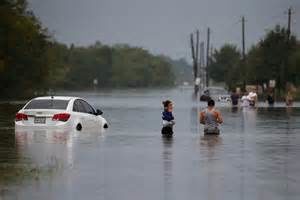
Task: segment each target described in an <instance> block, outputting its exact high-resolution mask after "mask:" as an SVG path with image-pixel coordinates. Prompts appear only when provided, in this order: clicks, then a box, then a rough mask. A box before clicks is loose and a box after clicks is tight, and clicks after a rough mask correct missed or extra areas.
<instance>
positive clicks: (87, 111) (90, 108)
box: [80, 100, 95, 114]
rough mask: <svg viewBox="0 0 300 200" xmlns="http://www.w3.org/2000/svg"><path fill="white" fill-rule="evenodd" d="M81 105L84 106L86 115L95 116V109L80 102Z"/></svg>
mask: <svg viewBox="0 0 300 200" xmlns="http://www.w3.org/2000/svg"><path fill="white" fill-rule="evenodd" d="M80 103H81V105H83V107H84V110H85V113H89V114H95V110H94V108H93V107H92V106H91V105H90V104H88V103H87V102H85V101H83V100H80Z"/></svg>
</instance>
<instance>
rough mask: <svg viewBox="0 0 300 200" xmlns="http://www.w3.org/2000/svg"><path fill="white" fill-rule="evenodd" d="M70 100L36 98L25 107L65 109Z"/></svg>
mask: <svg viewBox="0 0 300 200" xmlns="http://www.w3.org/2000/svg"><path fill="white" fill-rule="evenodd" d="M68 103H69V100H58V99H36V100H32V101H30V102H29V103H28V104H27V105H26V106H25V108H24V109H57V110H65V109H66V108H67V106H68Z"/></svg>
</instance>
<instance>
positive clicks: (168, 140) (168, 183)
mask: <svg viewBox="0 0 300 200" xmlns="http://www.w3.org/2000/svg"><path fill="white" fill-rule="evenodd" d="M162 142H163V151H162V159H163V168H164V169H163V170H164V171H163V172H164V199H166V200H167V199H173V198H172V162H173V161H172V151H173V149H172V146H173V137H172V135H171V136H162Z"/></svg>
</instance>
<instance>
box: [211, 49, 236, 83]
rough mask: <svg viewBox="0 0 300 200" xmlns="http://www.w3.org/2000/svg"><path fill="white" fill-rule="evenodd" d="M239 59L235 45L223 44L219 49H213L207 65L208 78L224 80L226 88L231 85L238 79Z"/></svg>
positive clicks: (218, 80)
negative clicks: (209, 62)
mask: <svg viewBox="0 0 300 200" xmlns="http://www.w3.org/2000/svg"><path fill="white" fill-rule="evenodd" d="M240 59H241V54H240V52H239V51H238V50H237V48H236V46H233V45H230V44H225V45H223V46H222V47H221V48H220V50H215V51H214V53H213V55H212V60H211V64H210V65H209V67H208V73H209V75H210V78H212V79H213V80H215V81H217V82H225V83H226V85H227V87H228V88H231V87H233V86H234V85H235V84H237V82H238V81H239V80H240V79H239V78H240V76H241V74H240V71H241V70H240Z"/></svg>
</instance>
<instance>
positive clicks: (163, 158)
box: [0, 89, 300, 200]
mask: <svg viewBox="0 0 300 200" xmlns="http://www.w3.org/2000/svg"><path fill="white" fill-rule="evenodd" d="M63 95H66V94H65V93H64V94H63ZM67 95H74V96H80V97H83V98H86V99H87V100H88V102H90V103H91V104H92V105H93V106H94V107H96V108H100V109H101V110H103V112H104V114H103V115H104V117H105V118H106V119H107V121H108V122H109V125H110V127H109V129H108V130H106V131H104V132H94V131H88V130H84V129H83V131H82V132H76V131H71V132H66V131H59V130H55V131H52V130H24V131H16V132H15V130H14V125H13V120H14V114H15V112H16V111H17V110H18V109H20V108H21V107H22V102H10V103H2V104H0V199H1V200H2V199H70V200H71V199H103V200H116V199H124V200H133V199H143V200H148V199H149V200H155V199H166V200H168V199H170V200H174V199H178V200H183V199H208V200H215V199H224V200H246V199H249V200H256V199H257V200H262V199H272V200H277V199H278V200H282V199H289V200H299V199H300V190H299V188H300V170H299V169H300V159H299V158H300V157H299V155H300V104H295V107H293V108H289V109H287V108H285V107H284V106H283V104H278V105H275V107H272V108H268V107H267V106H266V105H265V104H263V103H261V104H260V105H259V108H257V109H245V110H242V109H232V108H231V107H230V106H229V105H228V104H226V103H223V104H220V103H217V104H216V105H217V107H218V108H219V109H220V110H221V112H222V114H223V118H224V124H223V125H222V126H221V135H220V137H204V136H203V134H202V129H203V127H202V126H200V125H199V124H198V119H197V112H198V110H199V109H202V108H204V107H205V104H204V103H199V104H197V103H196V102H194V101H193V100H192V90H181V89H173V90H144V91H142V90H126V91H125V90H124V91H122V90H120V91H117V90H115V91H112V92H110V91H107V92H99V93H67ZM166 98H168V99H171V100H173V101H174V104H175V107H174V115H175V120H176V125H175V128H174V137H173V138H162V137H161V134H160V129H161V111H162V105H161V102H162V101H163V100H164V99H166ZM197 106H199V107H200V108H197ZM298 106H299V107H298Z"/></svg>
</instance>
